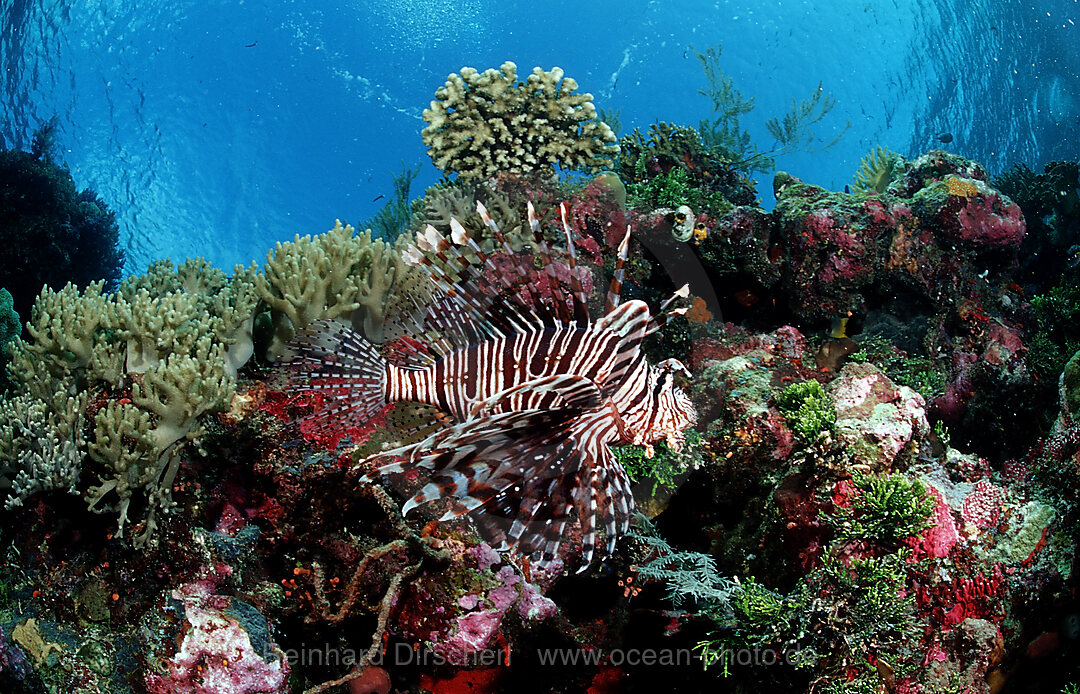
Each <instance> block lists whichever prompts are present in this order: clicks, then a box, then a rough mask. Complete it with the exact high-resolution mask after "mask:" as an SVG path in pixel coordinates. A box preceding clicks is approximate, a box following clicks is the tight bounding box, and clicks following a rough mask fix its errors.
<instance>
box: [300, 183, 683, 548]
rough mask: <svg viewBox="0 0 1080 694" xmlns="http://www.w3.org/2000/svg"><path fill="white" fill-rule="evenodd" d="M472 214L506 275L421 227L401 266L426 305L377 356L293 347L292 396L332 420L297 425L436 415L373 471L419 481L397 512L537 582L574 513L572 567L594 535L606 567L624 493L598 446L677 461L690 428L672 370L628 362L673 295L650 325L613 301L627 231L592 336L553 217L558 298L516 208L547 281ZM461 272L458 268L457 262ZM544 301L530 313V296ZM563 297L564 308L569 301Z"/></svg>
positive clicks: (314, 341)
mask: <svg viewBox="0 0 1080 694" xmlns="http://www.w3.org/2000/svg"><path fill="white" fill-rule="evenodd" d="M477 211H478V212H479V213H480V216H481V218H482V219H483V220H484V223H485V224H486V225H487V227H488V228H489V230H490V231H491V233H492V235H493V236H494V237H495V239H496V241H497V242H498V244H500V245H501V246H502V250H503V251H504V253H505V256H504V257H508V258H511V259H512V261H511V263H510V268H509V269H508V270H507V269H506V266H505V264H502V265H500V264H499V263H497V262H496V258H495V257H493V256H489V255H487V254H485V253H484V252H483V251H482V250H481V249H480V247H479V245H478V244H476V242H475V241H473V240H472V239H470V238H469V236H468V234H467V233H466V232H465V230H464V228H463V227H462V226H461V224H460V223H459V222H458V221H457V220H452V221H451V234H450V238H446V237H444V236H443V235H441V234H440V233H439V232H438V231H437V230H436V229H435V228H434V227H431V226H428V227H427V228H426V229H425V231H423V232H420V233H418V234H417V238H416V243H415V245H413V246H410V247H409V248H408V249H407V251H406V259H407V261H408V262H410V263H411V264H414V265H418V266H420V267H421V268H423V270H424V271H425V272H426V274H427V276H428V278H429V279H430V284H431V287H430V288H431V290H432V296H433V297H434V298H433V299H432V300H431V301H430V302H419V301H415V300H414V301H413V303H414V305H413V306H412V309H411V311H409V312H408V313H409V315H408V317H407V320H406V322H407V324H408V328H409V329H408V333H409V335H408V336H407V337H404V338H401V339H399V340H396V341H394V342H393V343H391V344H390V345H388V346H386V347H384V348H383V349H382V350H381V351H380V349H379V348H377V347H376V346H375V345H373V344H371V343H370V342H368V341H367V340H366V339H365V338H364V337H363V336H361V335H360V334H359V333H357V332H355V331H354V330H352V329H351V328H349V327H347V326H345V325H342V324H340V323H338V322H335V321H319V322H317V323H315V324H313V325H312V326H310V327H309V328H308V329H307V330H305V331H304V332H303V333H301V334H300V335H299V336H298V338H297V339H296V340H295V341H294V344H293V347H294V353H293V354H292V355H291V357H290V358H289V360H288V366H289V368H290V374H291V375H290V377H289V384H290V386H291V387H292V388H294V389H299V390H310V391H319V392H322V393H323V394H324V395H326V399H327V400H328V401H329V403H330V404H329V406H327V407H326V408H324V409H322V410H320V411H317V412H315V413H312V414H311V415H308V417H306V419H308V420H313V421H314V422H315V423H316V424H318V425H320V426H326V427H334V426H357V425H362V424H364V423H365V422H367V421H369V420H370V419H371V418H372V417H373V416H374V415H376V414H377V413H378V412H380V411H381V410H383V408H384V407H386V406H387V404H389V403H397V402H409V401H411V402H418V403H423V404H426V405H429V406H431V407H433V408H435V410H437V412H438V416H437V421H440V422H442V423H443V426H441V427H439V428H437V430H436V431H435V433H432V434H430V435H428V436H426V437H425V438H423V439H422V440H419V441H416V442H415V443H411V444H409V445H405V446H402V447H400V448H397V449H394V450H390V451H386V452H383V453H379V454H376V455H374V456H371V457H370V458H368V459H367V460H366V461H363V462H368V461H375V462H376V463H377V464H379V467H378V469H377V470H376V472H373V473H368V474H367V475H365V476H364V477H363V478H362V479H363V480H365V481H369V482H370V481H374V480H376V479H378V478H380V477H381V476H383V475H386V474H390V473H395V472H403V471H406V470H411V469H417V468H420V469H424V470H426V471H429V472H430V476H429V479H428V481H427V484H426V485H425V486H424V487H423V488H422V489H421V490H420V491H419V492H417V493H416V494H415V495H414V496H413V497H412V498H411V499H410V500H409V501H408V502H407V503H406V504H405V506H404V509H403V511H404V513H408V512H409V511H410V510H411V509H413V508H414V507H416V506H417V505H420V504H423V503H426V502H429V501H433V500H435V499H441V498H452V499H454V503H453V505H452V507H451V508H450V510H449V511H447V512H446V513H445V514H444V515H443V517H442V519H441V520H448V519H451V518H455V517H458V516H461V515H463V514H466V513H471V515H472V517H473V518H474V519H475V520H476V521H477V525H478V527H479V529H480V531H481V533H482V534H483V535H484V536H485V538H486V539H488V540H489V541H490V542H491V543H492V544H493V545H495V546H496V548H497V549H508V548H510V547H511V546H513V547H516V548H517V549H518V550H519V551H520V552H522V553H523V554H527V555H530V554H531V555H535V556H536V561H537V563H538V564H539V565H540V566H547V565H548V564H549V563H550V562H551V561H552V560H553V559H554V558H555V557H556V556H557V555H558V551H559V547H560V544H561V542H562V539H563V535H564V531H565V530H566V526H567V524H568V522H569V521H570V519H571V516H572V510H574V511H576V512H577V515H578V518H579V520H580V523H581V529H582V545H583V547H582V565H581V568H582V569H584V568H587V567H588V565H589V564H590V563H591V561H592V559H593V555H594V551H595V549H596V542H597V537H596V536H597V529H598V528H599V527H603V528H604V531H605V534H606V543H605V546H604V549H603V553H604V555H609V554H611V552H612V551H613V550H614V547H615V543H616V541H617V540H618V538H619V537H620V536H621V535H622V534H624V533H625V532H626V530H627V527H628V524H629V518H630V514H631V511H632V510H633V506H634V501H633V497H632V495H631V490H630V482H629V479H628V477H627V475H626V472H625V471H624V470H623V468H622V466H621V465H620V464H619V463H618V461H617V460H616V459H615V456H614V454H613V453H612V450H611V446H613V445H614V446H617V445H628V444H632V445H640V446H646V447H647V450H648V454H649V455H651V453H652V444H653V443H655V442H657V441H660V440H664V441H666V443H667V444H668V445H669V446H670V447H672V448H673V449H675V450H679V449H680V448H681V446H682V444H683V442H684V437H683V431H684V430H685V429H686V428H687V427H690V426H692V425H693V424H694V422H695V419H696V412H695V409H694V406H693V404H692V403H691V402H690V399H689V398H688V397H687V396H686V394H685V393H684V392H683V391H682V390H681V389H680V388H678V387H677V386H676V385H675V381H674V377H675V375H676V374H677V373H680V372H681V373H684V374H686V373H687V372H686V368H685V367H684V366H683V365H682V364H681V363H679V362H678V361H677V360H675V359H668V360H666V361H663V362H661V363H660V364H657V365H655V366H653V365H651V364H649V363H648V361H647V360H646V358H645V355H644V353H643V352H642V349H641V342H642V340H643V338H644V337H645V336H646V335H648V334H650V333H651V332H653V331H655V330H657V329H659V328H660V327H661V326H662V325H663V323H664V322H665V321H666V320H667V318H668V317H670V316H671V315H676V314H679V313H682V312H684V311H685V309H674V310H670V311H667V312H666V313H665V310H666V309H668V307H669V306H670V305H671V304H672V303H673V301H674V300H675V299H676V298H677V297H685V296H686V295H687V292H686V287H683V289H681V290H680V291H679V292H677V293H676V295H675V296H673V297H671V298H670V299H668V300H667V301H666V302H664V304H663V305H662V306H661V312H660V314H659V315H657V316H653V315H652V314H651V313H650V311H649V308H648V306H647V305H646V304H645V303H644V302H642V301H637V300H634V301H626V302H622V301H621V300H620V291H621V286H622V279H623V265H624V263H625V261H626V258H627V251H628V243H629V238H630V230H629V229H627V234H626V237H625V238H624V239H623V241H622V243H621V244H620V246H619V254H618V260H617V264H616V269H615V274H614V277H613V279H612V281H611V286H610V287H609V290H608V294H607V301H606V308H605V314H604V315H603V316H602V317H601V318H599V319H598V320H595V321H594V320H592V319H591V318H590V316H589V311H588V307H587V305H586V296H585V292H584V291H583V290H582V285H581V283H580V279H579V276H578V273H577V268H576V256H575V251H574V241H573V238H572V231H571V229H570V226H569V224H568V223H567V219H566V206H565V204H564V205H563V206H562V208H561V211H562V226H563V230H564V233H565V236H566V255H567V263H568V265H569V268H570V273H569V275H570V281H569V285H570V286H569V287H568V288H567V287H564V286H563V283H562V282H560V281H559V280H558V278H557V273H556V270H555V266H554V264H553V263H552V260H551V249H550V248H549V246H548V244H547V241H546V240H545V239H544V236H543V234H542V233H541V230H540V223H539V221H538V219H537V217H536V214H535V211H534V210H533V207H532V204H531V203H530V204H529V206H528V217H529V224H530V226H531V230H532V234H533V237H534V239H535V246H534V252H535V253H536V255H537V257H538V258H539V259H540V260H541V263H542V265H543V270H544V272H543V273H542V276H543V277H544V278H545V280H544V282H543V283H541V284H546V287H542V288H538V287H536V286H535V285H536V284H537V283H536V282H534V283H532V284H530V283H529V282H528V278H529V277H531V276H532V275H531V274H530V273H531V272H532V270H533V267H532V266H531V264H529V265H526V264H525V263H524V262H523V260H522V256H521V254H517V253H514V252H513V251H512V250H511V248H510V245H509V243H508V242H507V241H506V239H505V238H504V237H503V234H502V233H501V232H500V230H499V228H498V226H497V225H496V224H495V222H494V221H493V220H492V219H491V217H490V216H489V215H488V213H487V210H486V209H485V208H484V206H483V205H482V204H480V203H477ZM470 256H471V257H470ZM544 288H546V289H547V290H548V291H547V292H544V296H543V297H541V296H540V293H541V290H542V289H544ZM567 295H569V298H567Z"/></svg>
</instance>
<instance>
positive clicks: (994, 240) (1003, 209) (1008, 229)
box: [957, 194, 1026, 246]
mask: <svg viewBox="0 0 1080 694" xmlns="http://www.w3.org/2000/svg"><path fill="white" fill-rule="evenodd" d="M957 220H958V221H959V222H960V228H959V231H958V234H959V236H960V238H961V239H963V240H965V241H974V242H977V243H980V244H989V245H992V246H1018V245H1020V241H1021V240H1023V238H1024V233H1025V231H1026V227H1025V225H1024V216H1023V214H1022V213H1021V212H1020V207H1019V205H1016V204H1015V203H1013V202H1011V201H1009V200H1008V198H1001V197H998V196H997V195H992V194H991V195H979V196H976V197H971V198H969V199H968V202H967V204H966V205H964V207H963V208H962V209H961V210H960V212H959V213H958V214H957Z"/></svg>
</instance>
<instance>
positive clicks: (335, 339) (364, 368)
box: [282, 320, 387, 429]
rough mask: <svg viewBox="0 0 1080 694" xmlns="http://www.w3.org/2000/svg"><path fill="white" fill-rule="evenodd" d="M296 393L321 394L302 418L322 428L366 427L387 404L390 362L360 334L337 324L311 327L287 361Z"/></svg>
mask: <svg viewBox="0 0 1080 694" xmlns="http://www.w3.org/2000/svg"><path fill="white" fill-rule="evenodd" d="M282 368H283V375H284V377H285V380H286V383H287V386H288V387H289V388H290V389H291V390H292V391H293V392H300V393H311V394H313V395H317V396H320V397H319V398H316V399H317V400H319V401H321V406H320V407H318V409H315V410H314V411H313V412H311V413H310V414H308V415H305V416H303V417H301V418H300V419H299V421H300V422H302V423H307V424H311V425H314V426H316V427H318V428H326V429H329V428H336V429H344V428H350V427H362V426H364V425H366V424H367V423H368V422H369V421H370V420H371V418H372V417H374V416H375V415H376V414H378V413H379V412H380V411H381V410H382V409H383V408H384V407H386V405H387V400H386V396H385V389H384V380H385V378H386V361H385V360H384V359H383V357H382V355H381V354H380V353H379V350H378V349H377V348H376V347H375V345H373V344H371V343H370V342H368V341H367V340H366V339H364V337H363V336H362V335H360V333H358V332H356V331H355V330H353V329H352V328H350V327H348V326H347V325H344V324H342V323H339V322H338V321H334V320H319V321H315V322H313V323H311V324H310V325H309V326H308V327H307V328H306V329H304V330H303V331H302V332H300V333H299V334H297V336H296V337H295V338H294V339H293V341H292V342H291V343H290V344H289V347H288V350H287V352H286V354H285V358H284V360H283V362H282Z"/></svg>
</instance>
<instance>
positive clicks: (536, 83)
mask: <svg viewBox="0 0 1080 694" xmlns="http://www.w3.org/2000/svg"><path fill="white" fill-rule="evenodd" d="M577 88H578V84H577V82H576V81H574V80H573V79H571V78H569V77H566V78H564V77H563V71H562V69H561V68H558V67H556V68H553V69H552V70H550V71H544V70H542V69H540V68H539V67H537V68H533V71H532V74H530V75H529V76H528V77H527V78H526V79H525V82H519V81H518V79H517V66H516V65H515V64H514V63H512V62H509V61H508V62H505V63H503V64H502V66H501V67H500V68H499V69H498V70H495V69H489V70H485V71H484V72H482V73H481V72H478V71H477V70H475V69H474V68H470V67H464V68H462V69H461V72H460V73H454V74H451V75H450V76H448V77H447V78H446V84H445V85H444V86H442V87H440V88H439V89H438V90H437V91H436V92H435V100H434V101H432V102H431V105H430V107H429V108H428V109H426V110H425V111H424V120H425V121H426V122H427V124H428V125H427V127H425V128H424V130H423V133H422V136H423V140H424V144H425V145H427V147H428V155H429V156H430V157H431V159H432V161H433V162H434V163H435V166H436V167H438V168H439V169H442V170H443V171H447V172H453V173H456V174H458V176H460V177H461V178H490V177H491V176H494V175H495V174H497V173H499V172H511V173H524V172H529V171H535V170H538V169H543V168H547V169H550V168H553V167H555V166H559V167H562V168H564V169H569V170H578V169H580V170H585V171H594V170H597V169H599V168H603V167H606V166H610V163H611V158H612V157H613V156H614V155H616V154H618V144H617V142H618V140H617V138H616V137H615V133H614V132H612V130H611V128H610V127H608V125H607V124H606V123H604V122H602V121H600V120H599V119H598V118H597V113H596V107H595V106H594V105H593V102H592V94H588V93H585V94H575V93H574V92H575V91H576V90H577Z"/></svg>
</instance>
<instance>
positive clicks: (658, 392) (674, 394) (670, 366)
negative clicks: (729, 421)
mask: <svg viewBox="0 0 1080 694" xmlns="http://www.w3.org/2000/svg"><path fill="white" fill-rule="evenodd" d="M680 374H681V375H683V376H686V377H689V376H690V370H689V369H687V368H686V367H685V366H683V364H682V362H680V361H679V360H678V359H665V360H664V361H662V362H660V363H659V364H657V365H656V366H654V367H653V369H652V376H653V378H654V379H655V380H654V383H653V393H654V395H655V398H656V400H655V402H656V414H655V416H654V418H653V425H652V427H650V431H649V432H648V433H647V437H648V438H649V440H651V441H659V440H661V439H663V440H664V442H665V443H666V444H667V445H668V447H669V448H671V449H672V450H673V451H676V452H678V451H681V450H682V447H683V444H684V443H685V442H686V435H685V434H684V433H683V432H685V431H686V430H687V429H689V428H690V427H692V426H694V424H696V423H697V408H695V407H694V403H692V402H691V401H690V397H689V396H688V395H687V394H686V393H685V392H684V391H683V389H682V388H680V387H679V386H677V385H675V376H676V375H680Z"/></svg>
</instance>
